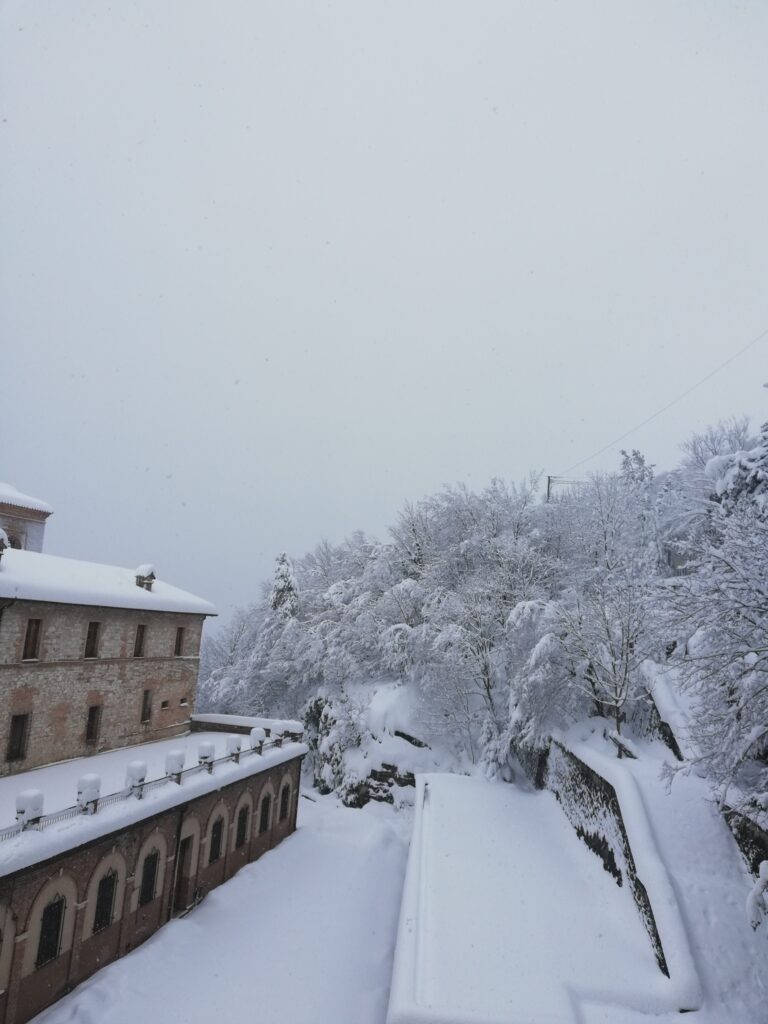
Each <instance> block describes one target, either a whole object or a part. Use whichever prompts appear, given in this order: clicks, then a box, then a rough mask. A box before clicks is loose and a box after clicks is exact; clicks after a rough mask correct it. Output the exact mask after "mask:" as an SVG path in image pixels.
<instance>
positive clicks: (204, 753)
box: [197, 740, 216, 772]
mask: <svg viewBox="0 0 768 1024" xmlns="http://www.w3.org/2000/svg"><path fill="white" fill-rule="evenodd" d="M215 757H216V747H215V745H214V744H213V743H211V742H210V741H209V740H206V742H205V743H201V744H200V746H199V747H198V748H197V758H198V761H199V762H200V764H202V765H205V767H206V768H207V769H208V771H209V772H212V771H213V762H214V759H215Z"/></svg>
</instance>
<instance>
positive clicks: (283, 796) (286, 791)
mask: <svg viewBox="0 0 768 1024" xmlns="http://www.w3.org/2000/svg"><path fill="white" fill-rule="evenodd" d="M290 799H291V787H290V786H289V785H288V783H287V782H286V784H285V785H284V786H283V788H282V789H281V790H280V821H285V819H286V818H287V817H288V803H289V801H290Z"/></svg>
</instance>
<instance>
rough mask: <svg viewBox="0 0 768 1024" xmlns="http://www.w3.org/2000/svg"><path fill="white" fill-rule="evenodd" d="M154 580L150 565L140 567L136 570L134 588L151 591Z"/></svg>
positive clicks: (152, 569) (152, 568) (153, 572)
mask: <svg viewBox="0 0 768 1024" xmlns="http://www.w3.org/2000/svg"><path fill="white" fill-rule="evenodd" d="M156 579H157V577H156V576H155V568H154V566H152V565H149V564H147V565H140V566H139V567H138V569H137V570H136V586H137V587H141V588H142V589H143V590H151V589H152V584H153V583H154V582H155V580H156Z"/></svg>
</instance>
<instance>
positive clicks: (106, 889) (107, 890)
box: [93, 869, 117, 935]
mask: <svg viewBox="0 0 768 1024" xmlns="http://www.w3.org/2000/svg"><path fill="white" fill-rule="evenodd" d="M116 891H117V872H116V871H115V870H114V869H113V870H112V871H108V872H107V873H106V875H104V876H103V878H101V879H100V880H99V887H98V889H97V890H96V911H95V913H94V917H93V934H94V935H95V934H96V932H100V931H103V930H104V929H105V928H109V926H110V925H111V924H112V917H113V915H114V911H115V892H116Z"/></svg>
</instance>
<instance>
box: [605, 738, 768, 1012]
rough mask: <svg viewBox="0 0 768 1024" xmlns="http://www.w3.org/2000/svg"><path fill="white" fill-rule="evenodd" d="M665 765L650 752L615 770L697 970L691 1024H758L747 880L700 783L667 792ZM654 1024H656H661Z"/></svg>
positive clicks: (766, 992) (756, 945) (757, 936)
mask: <svg viewBox="0 0 768 1024" xmlns="http://www.w3.org/2000/svg"><path fill="white" fill-rule="evenodd" d="M667 758H668V752H667V751H666V749H665V748H664V747H662V746H661V745H660V744H657V745H655V747H654V748H648V749H645V750H643V757H642V758H640V759H638V760H637V761H624V762H623V767H624V768H625V770H627V771H629V772H631V774H632V775H633V776H634V778H635V780H636V782H637V784H638V787H639V789H640V793H641V796H642V800H643V804H644V806H645V811H646V814H647V815H648V818H649V820H650V823H651V829H652V831H653V834H654V838H655V840H656V844H657V848H658V850H659V853H660V855H661V858H662V860H663V861H664V862H665V864H666V865H667V870H668V872H669V874H670V877H671V879H672V884H673V887H674V889H675V892H676V895H677V902H678V905H679V906H680V908H681V911H682V914H683V918H684V924H685V927H686V931H687V933H688V941H689V943H690V946H691V950H692V953H693V956H694V959H695V961H696V962H697V964H698V973H699V977H700V979H701V983H702V985H703V988H704V1006H703V1008H702V1010H701V1012H700V1013H698V1014H691V1015H690V1019H691V1022H692V1024H694V1021H695V1024H765V1022H766V1021H768V977H767V976H766V966H767V965H768V949H767V948H766V935H765V927H763V929H761V930H760V931H759V932H753V931H752V930H751V928H750V927H749V924H748V922H747V914H746V909H745V904H746V899H747V894H748V893H749V891H750V889H751V888H752V885H753V879H752V877H751V875H750V874H749V872H748V871H747V867H746V864H745V863H744V861H743V859H742V857H741V855H740V853H739V850H738V847H737V846H736V842H735V841H734V839H733V836H732V835H731V833H730V831H729V829H728V827H727V825H726V824H725V821H724V820H723V818H722V816H721V815H720V814H719V812H718V810H717V808H716V806H715V804H714V802H713V801H712V799H711V797H710V795H709V790H708V788H707V785H706V783H705V782H704V780H703V779H700V778H698V777H697V776H696V775H693V774H691V775H688V776H684V777H678V778H677V779H676V780H675V781H674V783H673V785H672V787H671V790H668V788H667V786H666V785H665V784H664V783H663V782H662V781H661V780H660V777H659V772H660V769H661V765H662V764H663V761H664V760H666V759H667ZM614 1021H615V1022H616V1024H624V1021H623V1020H621V1021H619V1020H616V1018H613V1019H612V1021H611V1024H613V1022H614ZM673 1021H675V1022H676V1024H679V1016H677V1015H675V1017H672V1016H670V1017H669V1018H666V1019H664V1020H663V1024H672V1022H673ZM589 1024H591V1018H590V1022H589ZM601 1024H602V1021H601ZM633 1024H635V1022H634V1021H633ZM654 1024H662V1020H657V1021H655V1022H654Z"/></svg>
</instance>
